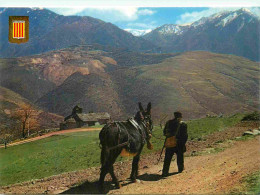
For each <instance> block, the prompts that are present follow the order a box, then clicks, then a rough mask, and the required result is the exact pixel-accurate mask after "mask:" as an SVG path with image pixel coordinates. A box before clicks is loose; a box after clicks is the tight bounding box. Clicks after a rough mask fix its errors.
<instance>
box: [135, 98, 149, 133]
mask: <svg viewBox="0 0 260 195" xmlns="http://www.w3.org/2000/svg"><path fill="white" fill-rule="evenodd" d="M138 106H139V111H138V112H137V113H136V115H135V120H136V121H138V122H144V123H145V124H146V126H147V127H148V128H149V130H150V131H151V130H152V129H153V122H152V117H151V108H152V105H151V102H149V103H148V105H147V108H146V110H144V108H143V106H142V103H141V102H139V103H138Z"/></svg>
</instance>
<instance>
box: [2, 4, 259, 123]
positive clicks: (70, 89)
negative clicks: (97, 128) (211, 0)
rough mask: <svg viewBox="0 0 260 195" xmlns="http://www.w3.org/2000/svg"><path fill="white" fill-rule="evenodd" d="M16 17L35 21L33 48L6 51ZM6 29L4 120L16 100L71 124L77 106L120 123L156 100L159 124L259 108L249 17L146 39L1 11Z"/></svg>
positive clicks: (103, 26) (43, 14) (70, 20)
mask: <svg viewBox="0 0 260 195" xmlns="http://www.w3.org/2000/svg"><path fill="white" fill-rule="evenodd" d="M11 14H12V15H29V17H30V41H29V42H28V43H26V44H20V45H15V44H10V43H8V40H7V36H6V34H8V30H7V29H8V27H7V25H8V22H7V21H8V16H9V15H11ZM0 24H1V26H2V25H3V26H5V27H6V28H1V29H0V56H1V57H2V58H0V72H1V77H0V86H1V94H2V92H3V93H4V95H2V96H1V98H2V99H1V105H4V106H1V110H0V112H1V114H2V115H4V117H5V119H6V118H8V114H6V113H8V112H9V111H8V106H10V109H12V108H17V107H19V104H18V103H17V104H16V105H14V104H13V103H12V104H10V102H12V101H13V99H12V98H11V97H12V96H14V97H17V98H15V99H17V100H19V102H27V103H28V104H31V105H34V106H35V108H38V109H39V110H44V111H45V112H44V113H49V112H50V113H56V114H59V115H62V116H66V115H69V114H70V113H71V109H72V108H73V107H74V106H75V105H76V104H78V105H79V106H81V107H83V111H84V112H89V111H94V112H109V113H110V114H111V116H112V119H114V120H120V119H126V118H127V117H129V116H132V115H133V114H135V112H136V111H137V103H138V102H139V101H141V102H143V103H144V104H147V103H148V102H150V101H151V102H152V107H153V111H152V115H153V119H154V121H155V122H158V121H159V120H160V119H161V118H162V117H164V116H165V115H167V116H168V117H171V116H172V114H173V111H175V110H180V111H182V112H183V114H184V116H185V118H186V119H191V118H198V117H203V116H205V115H206V114H210V115H219V114H234V113H237V112H247V111H252V110H255V109H256V108H258V107H259V63H258V62H254V61H258V59H259V57H258V55H259V45H258V43H259V34H258V32H259V30H258V29H257V25H258V27H259V19H258V18H256V17H255V16H254V15H252V14H251V13H250V12H248V11H247V10H245V9H241V10H237V11H233V12H223V13H221V14H216V15H213V16H211V17H208V18H202V19H201V20H199V21H197V22H194V23H192V24H190V25H182V26H181V25H164V26H162V27H159V28H157V29H155V30H153V31H151V32H150V33H148V34H145V35H144V36H142V37H136V36H133V35H132V34H130V33H129V32H126V31H124V30H121V29H119V28H118V27H116V26H115V25H113V24H111V23H106V22H103V21H101V20H98V19H95V18H91V17H79V16H61V15H58V14H55V13H53V12H51V11H49V10H46V9H30V8H21V9H20V8H5V9H1V10H0ZM190 50H191V51H190ZM192 50H200V51H192ZM201 50H204V51H201ZM211 50H213V52H217V53H213V52H212V51H211ZM257 52H258V54H257ZM230 54H232V55H230ZM234 54H235V55H234ZM241 56H244V57H241ZM252 60H254V61H252ZM6 110H7V111H6ZM45 115H46V116H47V114H45ZM50 115H52V114H50ZM53 116H54V115H53ZM55 116H56V115H55ZM57 118H59V119H60V118H61V117H57ZM7 121H8V120H7Z"/></svg>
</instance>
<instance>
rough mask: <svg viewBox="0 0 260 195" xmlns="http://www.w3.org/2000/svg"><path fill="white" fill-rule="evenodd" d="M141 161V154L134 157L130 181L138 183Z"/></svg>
mask: <svg viewBox="0 0 260 195" xmlns="http://www.w3.org/2000/svg"><path fill="white" fill-rule="evenodd" d="M139 160H140V154H138V155H137V156H135V157H134V159H133V162H132V172H131V176H130V179H131V180H132V181H134V182H135V181H136V177H137V176H138V163H139Z"/></svg>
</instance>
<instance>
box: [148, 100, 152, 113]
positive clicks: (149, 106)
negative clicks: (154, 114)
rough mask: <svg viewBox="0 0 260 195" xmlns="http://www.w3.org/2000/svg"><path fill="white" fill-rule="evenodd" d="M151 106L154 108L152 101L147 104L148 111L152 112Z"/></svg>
mask: <svg viewBox="0 0 260 195" xmlns="http://www.w3.org/2000/svg"><path fill="white" fill-rule="evenodd" d="M151 108H152V104H151V102H149V103H148V105H147V112H149V113H151Z"/></svg>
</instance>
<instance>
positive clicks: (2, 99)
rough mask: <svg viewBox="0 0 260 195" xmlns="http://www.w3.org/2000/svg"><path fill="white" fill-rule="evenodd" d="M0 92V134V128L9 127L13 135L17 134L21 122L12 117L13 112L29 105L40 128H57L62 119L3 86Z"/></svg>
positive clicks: (0, 132) (0, 131) (0, 130)
mask: <svg viewBox="0 0 260 195" xmlns="http://www.w3.org/2000/svg"><path fill="white" fill-rule="evenodd" d="M0 94H1V95H0V135H1V134H2V130H5V129H9V131H11V132H12V134H13V135H14V137H15V136H17V132H19V130H20V126H21V124H20V123H19V121H18V120H17V118H15V117H13V114H14V113H15V112H16V110H19V109H23V108H24V107H25V106H31V108H32V109H33V110H34V117H35V118H37V122H38V124H39V127H40V128H42V129H43V128H57V127H59V123H60V122H61V121H63V117H61V116H59V115H57V114H53V113H49V112H44V111H43V110H41V109H39V108H38V107H36V106H35V105H33V103H32V102H30V101H29V100H27V99H26V98H24V97H22V96H21V95H19V94H17V93H15V92H13V91H11V90H9V89H7V88H5V87H1V86H0ZM18 134H19V133H18ZM17 138H18V137H17Z"/></svg>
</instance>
